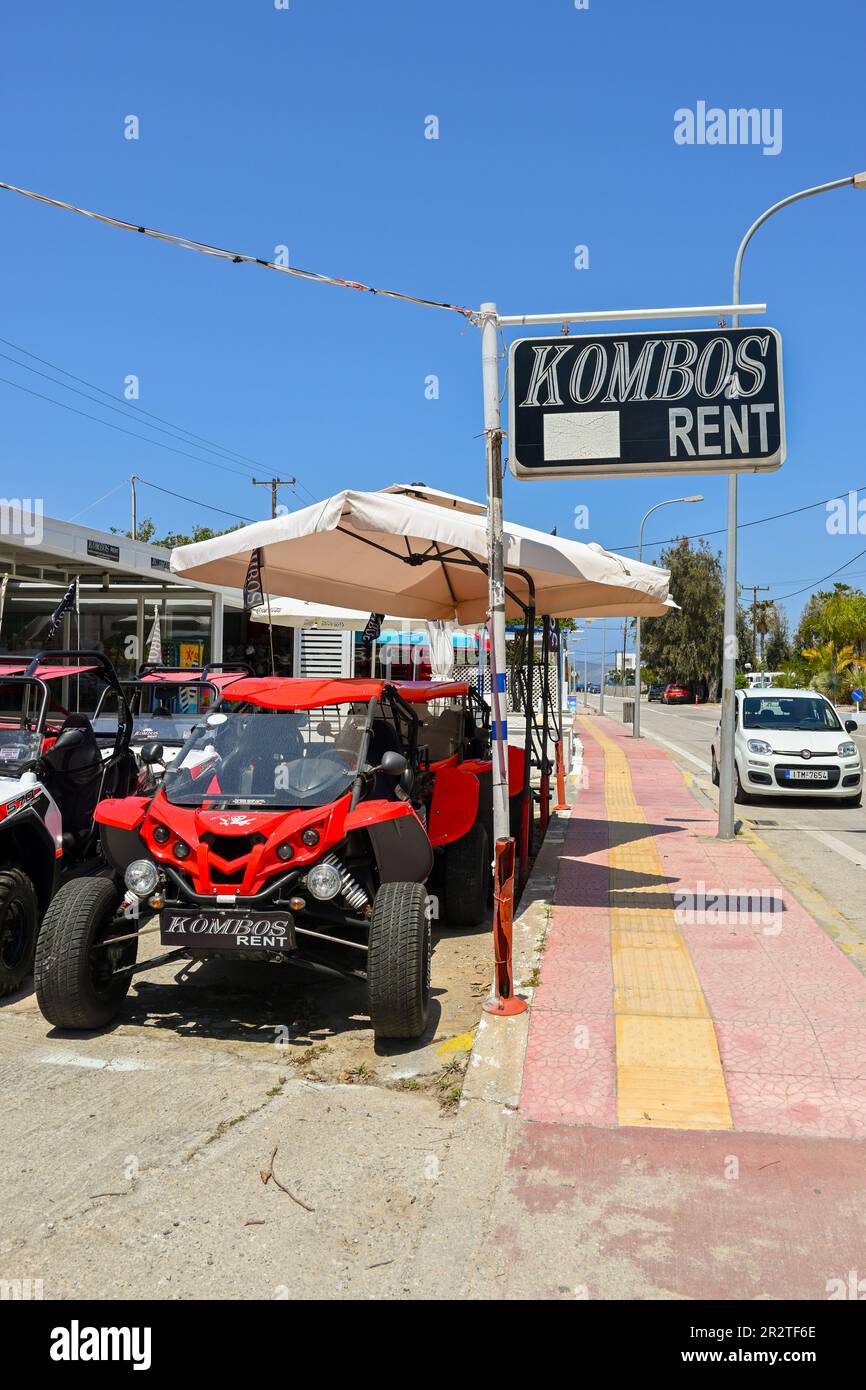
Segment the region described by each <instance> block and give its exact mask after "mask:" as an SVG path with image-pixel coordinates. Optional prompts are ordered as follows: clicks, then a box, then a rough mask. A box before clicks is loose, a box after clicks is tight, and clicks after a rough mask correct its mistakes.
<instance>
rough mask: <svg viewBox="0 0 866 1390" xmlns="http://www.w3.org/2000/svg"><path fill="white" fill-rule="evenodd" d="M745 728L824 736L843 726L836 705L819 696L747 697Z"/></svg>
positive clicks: (745, 700)
mask: <svg viewBox="0 0 866 1390" xmlns="http://www.w3.org/2000/svg"><path fill="white" fill-rule="evenodd" d="M743 727H744V728H746V729H778V730H779V731H780V732H786V731H790V732H791V733H794V732H797V731H799V732H802V733H821V732H826V731H836V730H837V729H841V728H842V725H841V724H840V722H839V719H838V717H837V715H836V711H835V710H834V709H833V706H832V705H831V704H829V703H828V701H827V700H824V699H822V698H821V696H820V695H748V696H746V698H745V699H744V701H743Z"/></svg>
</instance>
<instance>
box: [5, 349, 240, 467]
mask: <svg viewBox="0 0 866 1390" xmlns="http://www.w3.org/2000/svg"><path fill="white" fill-rule="evenodd" d="M0 343H4V344H5V346H6V347H11V348H14V350H15V351H16V352H20V353H23V355H24V356H25V357H30V358H32V359H33V361H34V362H41V364H42V366H43V367H50V368H51V370H52V371H53V372H60V374H61V375H62V376H68V377H69V379H70V381H77V382H78V384H79V386H88V387H89V388H90V390H91V391H98V392H99V394H100V395H101V396H106V397H107V398H108V400H110V401H112V402H114V404H113V405H112V407H111V408H112V409H119V408H120V407H121V406H123V407H125V408H126V409H128V410H131V411H135V413H136V414H138V415H146V416H148V418H149V419H151V420H158V421H159V423H160V424H161V425H167V426H168V427H169V429H171V430H175V431H177V432H178V433H179V434H185V435H188V436H189V438H190V439H194V440H195V441H196V442H197V443H198V444H200V445H204V446H206V448H208V449H216V450H218V451H219V452H220V453H222V454H225V455H227V456H228V457H229V458H230V459H235V460H237V461H238V462H240V463H243V464H252V465H254V466H256V467H258V468H261V467H263V466H264V465H263V464H261V463H260V462H259V460H258V459H254V458H249V457H248V456H247V455H246V454H239V453H238V452H237V451H236V450H235V449H228V448H226V446H225V445H224V444H217V443H216V442H215V441H214V440H212V439H208V438H206V436H205V435H201V434H196V433H195V432H194V431H193V430H188V429H186V428H185V426H184V425H175V424H173V423H172V421H171V420H165V419H163V417H162V416H161V415H155V414H154V413H153V411H152V410H145V409H144V406H142V405H139V403H138V402H137V401H127V400H123V401H121V400H120V399H119V397H117V396H114V395H112V393H111V392H110V391H106V390H105V388H104V387H102V386H97V385H96V383H95V382H94V381H87V380H86V378H84V377H80V376H76V375H75V373H74V372H70V371H67V370H66V368H65V367H61V366H59V365H58V364H57V363H56V362H49V361H48V359H47V358H46V357H40V356H39V355H38V353H35V352H30V350H29V349H28V348H25V347H22V346H21V344H20V343H13V342H12V341H11V340H10V339H9V338H0ZM5 355H6V354H5V353H3V354H0V356H5ZM8 360H9V361H10V362H13V361H15V359H14V358H11V357H10V358H9V359H8ZM16 366H18V367H24V368H25V370H27V371H33V368H32V367H28V366H27V364H26V362H16ZM39 375H42V373H39ZM49 380H50V378H49ZM56 384H57V385H58V386H64V383H63V382H57V383H56ZM71 389H72V388H71V387H68V386H64V390H67V391H68V390H71ZM121 413H123V412H122V411H121ZM143 423H144V421H142V424H143ZM148 428H149V429H155V428H156V427H155V426H153V425H151V426H148Z"/></svg>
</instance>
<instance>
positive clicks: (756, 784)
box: [711, 687, 863, 806]
mask: <svg viewBox="0 0 866 1390" xmlns="http://www.w3.org/2000/svg"><path fill="white" fill-rule="evenodd" d="M734 723H735V736H734V758H735V762H736V770H737V771H736V800H737V801H739V802H749V801H753V800H754V799H755V798H756V797H761V796H786V795H793V796H802V795H803V794H804V793H807V794H808V795H809V796H821V797H825V798H826V797H832V798H837V799H843V800H844V801H846V802H847V803H848V804H849V805H851V806H859V805H860V798H861V796H862V794H863V759H862V757H861V756H860V751H859V749H858V747H857V745H856V743H854V741H853V739H852V738H851V734H852V733H854V732H855V731H856V729H857V724H856V721H855V720H853V719H848V720H846V721H845V724H844V726H843V725H842V723H841V721H840V719H839V716H838V714H837V713H836V711H835V709H834V708H833V706H832V705H831V703H830V701H829V700H827V699H825V697H824V696H823V695H819V694H818V692H817V691H815V690H785V689H782V688H781V687H779V688H772V687H771V688H769V689H764V690H755V689H752V690H738V691H736V692H735V702H734ZM720 742H721V730H720V727H717V728H716V733H715V737H714V738H713V744H712V749H711V754H712V763H713V781H714V782H715V784H716V785H717V786H718V783H719V757H720V756H721V755H720V751H719V746H720Z"/></svg>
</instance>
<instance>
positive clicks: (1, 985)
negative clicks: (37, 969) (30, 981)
mask: <svg viewBox="0 0 866 1390" xmlns="http://www.w3.org/2000/svg"><path fill="white" fill-rule="evenodd" d="M38 929H39V902H38V900H37V897H36V889H35V888H34V887H33V884H32V882H31V880H30V878H29V877H28V875H27V874H25V872H24V870H23V869H13V868H11V867H8V868H7V867H4V868H2V869H0V998H2V996H3V995H4V994H11V993H12V991H13V990H15V989H17V988H18V986H19V985H20V984H21V981H22V980H23V979H25V978H26V977H27V976H28V975H29V974H30V971H31V969H32V968H33V952H34V950H35V948H36V933H37V931H38Z"/></svg>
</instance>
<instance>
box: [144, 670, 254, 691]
mask: <svg viewBox="0 0 866 1390" xmlns="http://www.w3.org/2000/svg"><path fill="white" fill-rule="evenodd" d="M203 678H204V679H203ZM202 680H203V683H204V684H205V685H212V686H214V687H215V688H216V689H217V690H222V689H223V687H224V686H226V685H231V684H232V683H233V682H234V681H237V680H249V676H244V675H243V672H241V671H212V672H210V673H209V674H208V675H207V676H205V675H204V672H203V671H201V670H198V671H196V670H194V669H193V668H190V669H189V670H186V668H184V669H182V670H180V671H149V672H148V673H147V675H146V676H138V677H136V681H135V684H138V685H199V684H200V683H202Z"/></svg>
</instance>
